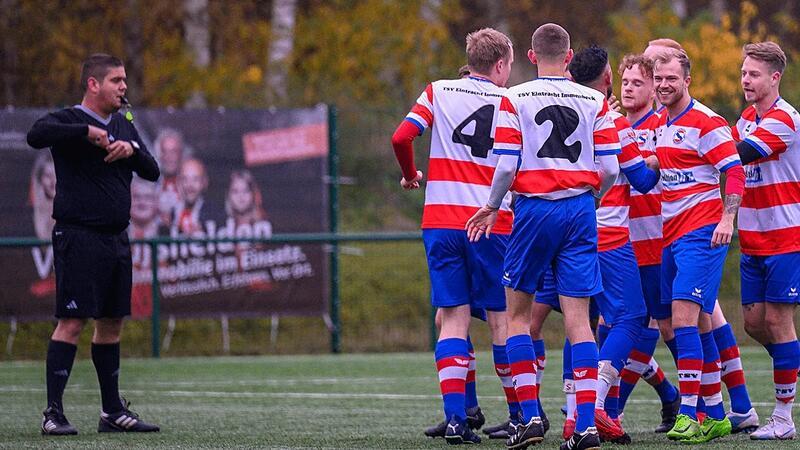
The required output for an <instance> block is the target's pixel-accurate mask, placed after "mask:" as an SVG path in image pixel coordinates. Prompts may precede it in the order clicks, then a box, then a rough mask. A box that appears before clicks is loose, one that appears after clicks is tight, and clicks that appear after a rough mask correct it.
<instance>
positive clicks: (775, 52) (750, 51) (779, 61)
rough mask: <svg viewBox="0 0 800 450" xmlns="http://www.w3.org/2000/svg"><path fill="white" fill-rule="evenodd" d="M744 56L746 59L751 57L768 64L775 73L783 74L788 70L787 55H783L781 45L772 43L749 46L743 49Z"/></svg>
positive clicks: (757, 43) (758, 43)
mask: <svg viewBox="0 0 800 450" xmlns="http://www.w3.org/2000/svg"><path fill="white" fill-rule="evenodd" d="M742 54H743V55H744V57H745V58H747V57H750V58H753V59H757V60H759V61H761V62H764V63H766V64H767V66H769V68H770V70H772V72H773V73H774V72H780V73H783V70H784V69H786V53H783V50H781V46H780V45H778V44H776V43H774V42H772V41H766V42H756V43H752V44H747V45H745V46H744V49H742Z"/></svg>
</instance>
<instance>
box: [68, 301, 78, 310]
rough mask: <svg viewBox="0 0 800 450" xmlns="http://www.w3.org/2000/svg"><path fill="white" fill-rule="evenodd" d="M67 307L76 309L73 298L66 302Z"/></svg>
mask: <svg viewBox="0 0 800 450" xmlns="http://www.w3.org/2000/svg"><path fill="white" fill-rule="evenodd" d="M67 309H78V304H77V303H75V300H72V301H70V302H69V303H67Z"/></svg>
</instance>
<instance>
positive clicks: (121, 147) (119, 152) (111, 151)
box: [103, 141, 133, 163]
mask: <svg viewBox="0 0 800 450" xmlns="http://www.w3.org/2000/svg"><path fill="white" fill-rule="evenodd" d="M106 151H107V152H108V155H106V157H105V158H103V161H105V162H107V163H112V162H114V161H117V160H119V159H125V158H130V157H131V155H133V146H132V145H131V143H130V142H126V141H114V142H112V143H111V144H109V145H108V147H106Z"/></svg>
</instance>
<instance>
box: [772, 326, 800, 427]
mask: <svg viewBox="0 0 800 450" xmlns="http://www.w3.org/2000/svg"><path fill="white" fill-rule="evenodd" d="M771 350H772V379H773V381H774V383H775V412H774V413H773V414H774V415H777V416H780V417H782V418H784V419H788V420H789V421H791V420H792V419H791V418H792V404H793V403H794V396H795V393H796V388H797V370H798V369H800V343H798V341H791V342H785V343H782V344H772V349H771Z"/></svg>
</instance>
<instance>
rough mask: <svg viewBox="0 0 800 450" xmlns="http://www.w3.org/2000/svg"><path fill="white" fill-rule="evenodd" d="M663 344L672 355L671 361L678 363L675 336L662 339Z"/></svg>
mask: <svg viewBox="0 0 800 450" xmlns="http://www.w3.org/2000/svg"><path fill="white" fill-rule="evenodd" d="M664 345H666V346H667V348H668V349H669V353H670V354H671V355H672V362H674V363H675V365H676V366H677V364H678V343H677V342H676V341H675V338H672V339H670V340H667V341H664Z"/></svg>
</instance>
